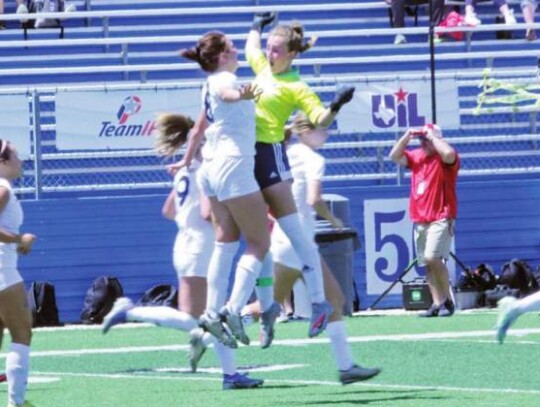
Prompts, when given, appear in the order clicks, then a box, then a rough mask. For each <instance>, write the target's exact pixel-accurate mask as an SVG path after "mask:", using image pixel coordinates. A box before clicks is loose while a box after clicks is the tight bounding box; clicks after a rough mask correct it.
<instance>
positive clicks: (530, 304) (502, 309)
mask: <svg viewBox="0 0 540 407" xmlns="http://www.w3.org/2000/svg"><path fill="white" fill-rule="evenodd" d="M498 307H499V315H498V318H497V326H496V327H495V330H496V332H497V333H496V336H497V340H498V341H499V343H503V342H504V339H505V338H506V332H507V331H508V329H509V328H510V326H512V324H513V323H514V322H516V320H517V319H518V318H519V317H520V316H521V315H523V314H524V313H526V312H535V311H536V312H538V311H540V291H539V292H536V293H534V294H530V295H528V296H526V297H523V298H520V299H516V298H514V297H504V298H502V299H501V300H499V304H498Z"/></svg>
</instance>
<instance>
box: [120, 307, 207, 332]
mask: <svg viewBox="0 0 540 407" xmlns="http://www.w3.org/2000/svg"><path fill="white" fill-rule="evenodd" d="M127 320H128V321H137V322H150V323H151V324H154V325H157V326H165V327H167V328H173V329H179V330H181V331H185V332H189V331H191V330H192V329H194V328H196V327H197V326H198V323H197V320H196V319H195V318H193V317H192V316H191V315H189V314H188V313H186V312H182V311H178V310H176V309H174V308H171V307H166V306H159V307H135V308H132V309H130V310H129V311H127Z"/></svg>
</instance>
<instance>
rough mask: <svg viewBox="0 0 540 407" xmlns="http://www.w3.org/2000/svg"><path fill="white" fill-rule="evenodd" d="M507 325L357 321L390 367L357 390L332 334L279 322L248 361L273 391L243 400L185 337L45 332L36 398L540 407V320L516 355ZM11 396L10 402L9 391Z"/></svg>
mask: <svg viewBox="0 0 540 407" xmlns="http://www.w3.org/2000/svg"><path fill="white" fill-rule="evenodd" d="M495 319H496V314H495V313H494V312H485V311H484V312H475V313H461V314H457V315H455V316H454V317H452V318H434V319H424V318H418V317H417V316H416V315H414V314H412V313H407V314H405V313H403V314H402V315H391V314H380V315H368V314H359V315H356V316H354V317H352V318H347V320H346V322H347V327H348V331H349V335H350V340H351V345H352V349H353V353H354V355H355V359H356V361H357V363H360V364H364V365H366V366H378V367H380V368H382V373H381V374H380V375H379V376H378V377H376V378H375V379H373V380H371V381H368V382H363V383H358V384H353V385H349V386H342V385H341V384H340V383H339V382H338V380H337V370H336V366H335V364H334V361H333V358H332V355H331V350H330V347H329V344H328V340H327V338H326V337H325V336H324V334H323V335H322V336H321V337H319V338H315V339H308V338H306V336H307V335H306V334H307V324H306V323H302V322H292V323H285V324H278V325H277V326H276V328H277V335H276V340H275V342H274V344H273V345H272V347H271V348H269V349H266V350H261V349H260V348H259V347H258V343H257V342H255V340H256V338H257V337H258V331H257V330H258V327H257V326H256V325H253V326H250V327H249V328H248V333H249V334H250V336H251V338H252V339H253V342H252V344H251V345H250V346H248V347H241V348H240V349H239V350H238V353H237V362H238V366H239V369H240V370H241V371H248V372H249V374H250V376H252V377H260V378H263V379H265V384H264V386H263V387H261V388H259V389H252V390H234V391H223V390H222V389H221V384H222V379H221V374H220V371H219V367H218V364H217V359H216V357H215V355H214V353H213V352H212V350H209V351H208V352H207V353H206V354H205V356H204V358H203V360H202V362H201V366H200V369H199V372H197V373H195V374H193V373H190V372H189V368H188V364H187V361H186V352H187V348H188V347H187V335H186V334H185V333H183V332H179V331H174V330H170V329H164V328H157V327H151V326H148V325H143V324H141V325H134V324H130V325H126V326H122V327H115V328H114V329H113V330H111V332H110V333H108V334H107V335H103V334H102V333H101V330H100V329H99V327H90V328H89V327H83V326H72V327H66V328H57V329H37V330H35V332H34V343H33V351H32V362H31V363H32V372H31V378H30V383H29V390H28V394H27V398H28V400H30V401H31V402H32V403H34V404H35V405H36V406H37V407H68V406H70V407H73V406H75V407H96V406H97V407H104V406H126V407H143V406H144V407H147V406H156V407H157V406H163V407H172V406H175V407H178V406H202V407H218V406H219V407H222V406H224V407H236V406H339V407H344V406H395V407H402V406H415V407H433V406H442V407H444V406H448V407H472V406H490V407H491V406H505V407H525V406H531V407H532V406H540V317H539V316H538V315H536V314H529V315H525V316H523V317H522V318H521V319H520V320H518V322H517V324H516V326H515V329H513V330H511V331H510V335H509V337H508V340H507V342H506V343H505V344H504V345H499V344H498V343H496V342H495V340H494V333H493V325H494V323H495ZM8 341H9V338H8V337H7V338H5V339H4V349H5V348H6V345H7V343H8ZM2 357H3V358H5V353H4V354H2ZM0 390H1V391H2V393H3V394H2V397H4V400H5V399H6V397H7V396H6V390H7V387H6V385H5V384H3V385H0ZM0 403H3V401H1V402H0Z"/></svg>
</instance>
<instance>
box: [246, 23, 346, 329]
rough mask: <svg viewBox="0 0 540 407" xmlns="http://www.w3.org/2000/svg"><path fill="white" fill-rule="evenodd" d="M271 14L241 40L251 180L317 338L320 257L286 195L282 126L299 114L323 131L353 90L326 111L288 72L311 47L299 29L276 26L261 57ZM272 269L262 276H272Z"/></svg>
mask: <svg viewBox="0 0 540 407" xmlns="http://www.w3.org/2000/svg"><path fill="white" fill-rule="evenodd" d="M274 18H275V15H274V14H273V13H263V14H261V15H258V16H256V18H255V21H254V23H253V24H252V27H251V30H250V32H249V35H248V38H247V41H246V59H247V61H248V63H249V64H250V66H251V69H252V70H253V72H255V74H256V75H257V77H256V79H255V83H257V85H258V86H259V87H260V88H261V89H262V90H263V92H262V94H261V95H260V97H259V98H258V99H257V100H256V110H255V118H256V128H257V143H256V145H255V147H256V150H257V153H256V155H255V175H256V178H257V182H258V183H259V186H260V188H261V191H262V193H263V195H264V198H265V201H266V203H267V204H268V206H269V207H270V211H271V213H272V215H273V216H274V217H275V219H276V222H277V223H278V224H279V226H280V227H281V229H282V230H283V231H284V233H285V234H286V235H287V237H288V238H289V240H290V241H291V242H292V245H293V247H294V249H295V251H296V253H298V257H299V258H301V259H302V262H303V263H304V264H303V267H302V270H303V272H304V273H303V276H304V279H305V281H306V286H307V288H308V291H309V293H310V300H311V303H312V316H311V322H310V326H309V330H308V336H310V337H313V336H316V335H318V334H320V333H321V332H322V331H323V330H324V329H325V328H326V325H327V323H328V318H329V317H330V315H331V314H332V306H331V305H330V304H329V303H328V301H326V299H325V296H324V284H323V276H322V270H321V261H320V255H319V252H318V250H317V246H316V245H315V244H314V243H313V240H312V239H309V238H307V237H306V236H305V234H304V233H303V231H302V228H301V225H300V217H299V215H298V210H297V208H296V205H295V203H294V199H293V195H292V192H291V173H290V166H289V162H288V160H287V155H286V154H285V145H284V143H283V140H284V137H285V124H286V122H287V120H289V118H290V117H291V115H292V113H293V112H294V111H295V110H297V109H299V110H301V111H303V112H305V113H306V115H307V116H308V118H309V121H310V122H311V123H314V124H315V125H316V126H317V127H328V126H329V125H330V124H331V123H332V122H333V120H334V118H335V117H336V115H337V114H338V112H339V110H340V109H341V107H342V106H343V105H345V104H346V103H348V102H350V101H351V100H352V98H353V93H354V88H353V87H344V88H342V89H339V90H338V91H337V92H336V95H335V97H334V100H333V101H332V102H331V103H330V106H329V107H325V106H324V105H323V104H322V102H321V100H320V99H319V96H318V95H317V94H316V93H315V92H314V91H313V90H312V89H311V88H310V87H309V86H308V85H307V84H306V83H305V82H303V81H302V80H301V78H300V75H299V72H298V70H297V69H296V68H294V67H293V65H292V64H293V61H294V59H295V58H296V57H297V56H299V55H300V54H302V53H303V52H305V51H307V50H308V49H310V48H311V47H312V45H313V44H314V39H311V40H308V41H305V40H304V29H303V27H302V26H301V25H300V24H298V23H294V24H292V25H279V26H277V27H275V28H274V29H273V30H272V31H271V32H270V35H269V36H268V39H267V43H266V54H265V53H264V52H263V51H262V49H261V36H262V34H261V32H262V30H263V28H264V27H265V26H268V25H269V24H271V23H272V22H273V20H274ZM272 272H273V271H272V264H271V263H270V264H267V265H266V267H265V268H264V269H263V272H262V274H264V275H268V276H271V275H272Z"/></svg>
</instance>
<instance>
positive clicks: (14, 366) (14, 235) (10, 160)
mask: <svg viewBox="0 0 540 407" xmlns="http://www.w3.org/2000/svg"><path fill="white" fill-rule="evenodd" d="M21 175H22V162H21V160H20V159H19V157H18V155H17V150H16V149H15V147H14V146H13V145H12V144H11V143H10V142H8V141H6V140H0V340H1V332H3V330H4V328H7V330H8V331H9V334H10V335H11V345H10V347H9V351H8V353H7V355H6V376H7V382H8V391H7V393H8V407H17V406H19V407H20V406H23V407H32V404H31V403H30V402H28V401H25V394H26V384H27V382H28V370H29V361H30V341H31V338H32V315H31V313H30V308H29V307H28V300H27V297H26V290H25V288H24V282H23V279H22V278H21V275H20V274H19V271H18V269H17V259H18V254H28V253H30V251H31V250H32V245H33V243H34V240H35V239H36V236H35V235H33V234H31V233H22V234H21V233H20V232H19V228H20V227H21V224H22V223H23V210H22V207H21V204H20V203H19V200H18V199H17V197H16V196H15V194H14V193H13V188H12V182H13V181H14V180H15V179H17V178H19V177H20V176H21Z"/></svg>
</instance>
